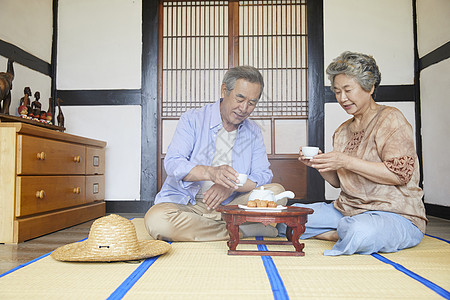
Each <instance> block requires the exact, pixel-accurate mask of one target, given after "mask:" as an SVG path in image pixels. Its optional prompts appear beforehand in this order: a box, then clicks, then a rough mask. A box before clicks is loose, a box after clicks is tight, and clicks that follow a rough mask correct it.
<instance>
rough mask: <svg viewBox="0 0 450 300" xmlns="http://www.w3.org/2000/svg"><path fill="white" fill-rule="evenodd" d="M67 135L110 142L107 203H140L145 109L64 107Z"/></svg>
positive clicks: (107, 159)
mask: <svg viewBox="0 0 450 300" xmlns="http://www.w3.org/2000/svg"><path fill="white" fill-rule="evenodd" d="M62 111H63V113H64V116H65V127H66V132H67V133H71V134H76V135H81V136H85V137H89V138H93V139H98V140H102V141H106V142H107V143H108V144H107V146H106V159H105V188H106V193H105V200H140V174H141V131H140V128H141V107H140V106H139V105H121V106H63V107H62Z"/></svg>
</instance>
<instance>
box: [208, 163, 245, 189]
mask: <svg viewBox="0 0 450 300" xmlns="http://www.w3.org/2000/svg"><path fill="white" fill-rule="evenodd" d="M207 173H208V177H209V178H210V180H211V181H212V182H214V183H215V184H219V185H221V186H223V187H224V188H228V189H237V188H238V186H237V185H236V180H237V177H238V175H239V173H238V172H236V171H235V170H234V169H233V168H232V167H230V166H228V165H221V166H218V167H208V169H207Z"/></svg>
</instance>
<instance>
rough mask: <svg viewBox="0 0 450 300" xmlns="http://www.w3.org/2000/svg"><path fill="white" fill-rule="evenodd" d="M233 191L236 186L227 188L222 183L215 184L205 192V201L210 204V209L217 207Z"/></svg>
mask: <svg viewBox="0 0 450 300" xmlns="http://www.w3.org/2000/svg"><path fill="white" fill-rule="evenodd" d="M233 191H234V188H225V187H223V186H222V185H219V184H213V186H211V188H210V189H209V190H207V191H206V192H205V193H204V194H203V195H204V198H203V203H205V204H206V205H207V206H208V209H216V207H217V206H219V204H220V203H222V202H223V201H224V200H226V199H227V198H228V197H230V195H231V194H232V193H233Z"/></svg>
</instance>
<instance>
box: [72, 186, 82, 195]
mask: <svg viewBox="0 0 450 300" xmlns="http://www.w3.org/2000/svg"><path fill="white" fill-rule="evenodd" d="M80 191H81V189H80V188H79V187H76V188H73V193H74V194H79V193H80Z"/></svg>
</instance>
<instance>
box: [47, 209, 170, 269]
mask: <svg viewBox="0 0 450 300" xmlns="http://www.w3.org/2000/svg"><path fill="white" fill-rule="evenodd" d="M170 248H171V246H170V244H169V243H166V242H164V241H159V240H150V241H138V239H137V235H136V229H135V227H134V225H133V223H132V222H131V221H130V220H128V219H125V218H123V217H121V216H118V215H114V214H113V215H109V216H106V217H102V218H100V219H97V220H96V221H95V222H94V223H93V224H92V226H91V230H90V232H89V237H88V239H87V240H85V241H82V242H77V243H72V244H68V245H65V246H62V247H59V248H58V249H56V250H55V251H53V252H52V254H51V257H53V258H54V259H56V260H61V261H92V262H94V261H126V260H139V259H144V258H148V257H152V256H157V255H161V254H164V253H166V252H167V251H169V249H170Z"/></svg>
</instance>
